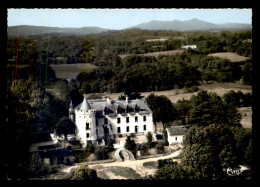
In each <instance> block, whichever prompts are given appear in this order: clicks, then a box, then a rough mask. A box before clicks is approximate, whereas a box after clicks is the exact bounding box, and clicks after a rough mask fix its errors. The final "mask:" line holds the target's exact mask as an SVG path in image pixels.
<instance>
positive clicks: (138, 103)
mask: <svg viewBox="0 0 260 187" xmlns="http://www.w3.org/2000/svg"><path fill="white" fill-rule="evenodd" d="M69 113H70V114H69V115H70V119H71V120H72V121H73V122H74V123H75V127H76V139H77V140H79V141H80V142H81V143H82V145H83V147H85V146H86V145H87V142H88V141H92V144H93V145H97V144H99V143H100V142H102V141H104V140H105V139H106V138H108V137H110V136H118V135H130V134H131V133H134V134H136V135H137V136H138V135H146V134H147V133H148V132H149V131H150V132H153V131H154V127H153V116H152V111H151V109H150V108H149V107H148V106H147V105H146V104H145V103H144V101H142V100H139V99H135V100H128V98H127V97H126V100H112V99H110V98H107V99H98V100H87V99H86V95H84V99H83V102H82V103H81V104H79V105H78V106H76V107H75V108H73V106H72V103H71V104H70V108H69Z"/></svg>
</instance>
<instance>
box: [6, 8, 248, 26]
mask: <svg viewBox="0 0 260 187" xmlns="http://www.w3.org/2000/svg"><path fill="white" fill-rule="evenodd" d="M7 11H8V17H7V23H8V26H17V25H35V26H50V27H74V28H79V27H92V26H96V27H101V28H106V29H116V30H120V29H126V28H128V27H132V26H135V25H138V24H140V23H145V22H149V21H152V20H157V21H172V20H175V19H176V20H181V21H184V20H190V19H193V18H197V19H200V20H203V21H207V22H211V23H215V24H219V23H247V24H251V23H252V9H23V8H21V9H8V10H7Z"/></svg>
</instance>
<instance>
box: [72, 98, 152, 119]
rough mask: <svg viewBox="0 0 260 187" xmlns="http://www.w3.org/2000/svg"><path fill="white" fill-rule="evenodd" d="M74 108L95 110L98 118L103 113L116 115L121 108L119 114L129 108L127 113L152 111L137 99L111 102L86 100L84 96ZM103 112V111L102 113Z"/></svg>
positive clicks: (147, 112) (102, 115) (148, 112)
mask: <svg viewBox="0 0 260 187" xmlns="http://www.w3.org/2000/svg"><path fill="white" fill-rule="evenodd" d="M74 109H79V110H84V111H86V110H88V109H94V110H96V116H97V117H98V118H100V117H104V113H105V115H108V116H111V117H115V116H117V112H119V109H121V111H123V112H121V114H122V115H123V113H127V110H131V111H129V112H128V113H130V114H133V113H139V114H150V113H152V111H151V109H150V108H149V107H148V106H147V105H146V104H145V103H144V102H143V101H142V100H139V99H134V100H129V101H128V103H127V102H126V101H125V100H111V104H110V103H108V102H107V100H104V99H97V100H87V99H86V98H85V97H84V100H83V102H82V103H81V104H79V105H78V106H76V107H75V108H74ZM103 112H104V113H103Z"/></svg>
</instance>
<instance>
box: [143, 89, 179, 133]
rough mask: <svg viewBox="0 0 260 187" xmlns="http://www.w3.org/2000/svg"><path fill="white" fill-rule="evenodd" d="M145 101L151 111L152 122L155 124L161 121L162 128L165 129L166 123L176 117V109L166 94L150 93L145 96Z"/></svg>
mask: <svg viewBox="0 0 260 187" xmlns="http://www.w3.org/2000/svg"><path fill="white" fill-rule="evenodd" d="M146 101H147V104H148V106H149V107H150V109H151V110H152V111H153V122H154V124H155V126H156V123H157V122H162V124H163V128H164V129H165V125H166V123H168V122H171V121H173V120H174V119H176V116H177V114H176V110H175V108H174V107H173V104H172V103H171V101H170V100H169V99H168V98H167V97H166V96H163V95H161V96H156V95H154V94H153V93H152V94H150V95H149V96H148V97H147V98H146Z"/></svg>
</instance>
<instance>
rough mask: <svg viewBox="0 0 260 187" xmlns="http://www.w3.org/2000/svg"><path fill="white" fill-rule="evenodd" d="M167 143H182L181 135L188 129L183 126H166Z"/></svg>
mask: <svg viewBox="0 0 260 187" xmlns="http://www.w3.org/2000/svg"><path fill="white" fill-rule="evenodd" d="M166 131H167V135H168V142H169V144H174V143H183V137H184V135H185V133H186V132H187V131H188V128H187V127H185V126H171V127H169V128H166Z"/></svg>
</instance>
